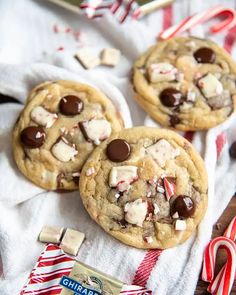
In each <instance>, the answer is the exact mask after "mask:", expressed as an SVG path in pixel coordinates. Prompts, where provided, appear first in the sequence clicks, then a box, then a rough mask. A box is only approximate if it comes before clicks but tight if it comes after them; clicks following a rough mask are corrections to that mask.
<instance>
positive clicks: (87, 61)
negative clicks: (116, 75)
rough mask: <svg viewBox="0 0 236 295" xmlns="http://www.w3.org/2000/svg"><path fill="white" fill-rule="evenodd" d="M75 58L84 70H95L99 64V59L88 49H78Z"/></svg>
mask: <svg viewBox="0 0 236 295" xmlns="http://www.w3.org/2000/svg"><path fill="white" fill-rule="evenodd" d="M75 57H76V58H77V59H78V60H79V62H80V63H81V64H82V65H83V66H84V67H85V68H86V69H92V68H95V67H96V66H98V65H99V64H100V59H99V57H98V56H97V55H96V54H94V53H93V52H92V51H91V49H89V48H83V49H80V50H79V51H78V52H77V53H76V55H75Z"/></svg>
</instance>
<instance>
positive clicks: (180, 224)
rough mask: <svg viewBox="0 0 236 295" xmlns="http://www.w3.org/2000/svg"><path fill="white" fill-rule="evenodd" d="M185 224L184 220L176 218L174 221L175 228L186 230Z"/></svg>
mask: <svg viewBox="0 0 236 295" xmlns="http://www.w3.org/2000/svg"><path fill="white" fill-rule="evenodd" d="M186 228H187V224H186V221H185V220H181V219H177V220H176V222H175V230H186Z"/></svg>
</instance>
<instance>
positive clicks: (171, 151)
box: [146, 139, 180, 167]
mask: <svg viewBox="0 0 236 295" xmlns="http://www.w3.org/2000/svg"><path fill="white" fill-rule="evenodd" d="M146 153H147V154H148V155H150V156H151V157H152V158H153V159H154V160H155V161H156V162H157V163H158V164H159V165H160V166H161V167H164V166H165V164H166V161H167V160H171V159H174V158H175V157H177V156H179V155H180V151H179V149H177V148H174V147H173V146H172V145H171V144H170V143H169V142H168V141H167V140H165V139H160V140H158V142H156V143H155V144H153V145H151V146H149V147H147V148H146Z"/></svg>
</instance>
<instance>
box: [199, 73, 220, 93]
mask: <svg viewBox="0 0 236 295" xmlns="http://www.w3.org/2000/svg"><path fill="white" fill-rule="evenodd" d="M198 86H199V87H200V89H201V90H202V92H203V94H204V95H205V97H206V98H210V97H213V96H217V95H220V94H222V92H223V85H222V83H221V82H220V81H219V80H218V79H217V78H216V77H215V76H214V75H212V74H207V75H206V76H204V77H202V78H201V79H200V80H199V81H198Z"/></svg>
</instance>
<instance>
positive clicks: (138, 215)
mask: <svg viewBox="0 0 236 295" xmlns="http://www.w3.org/2000/svg"><path fill="white" fill-rule="evenodd" d="M124 211H125V220H126V221H127V222H129V223H131V224H135V225H138V226H140V227H142V226H143V222H144V220H145V218H146V215H147V202H146V201H144V200H142V199H137V200H135V201H134V202H129V203H126V204H125V207H124Z"/></svg>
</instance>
